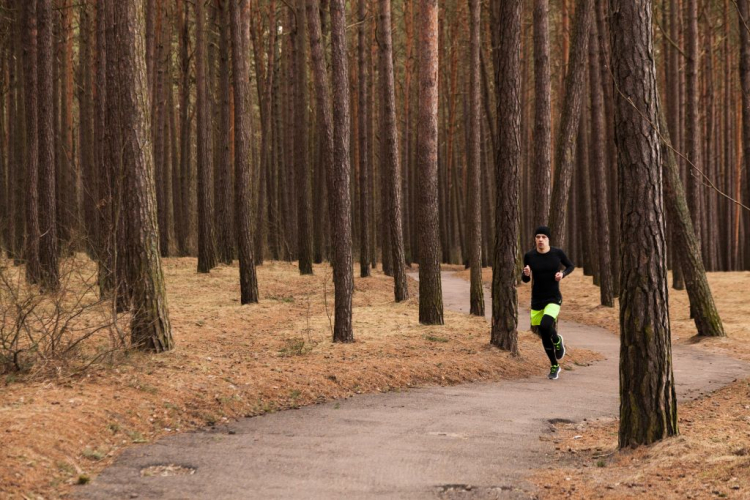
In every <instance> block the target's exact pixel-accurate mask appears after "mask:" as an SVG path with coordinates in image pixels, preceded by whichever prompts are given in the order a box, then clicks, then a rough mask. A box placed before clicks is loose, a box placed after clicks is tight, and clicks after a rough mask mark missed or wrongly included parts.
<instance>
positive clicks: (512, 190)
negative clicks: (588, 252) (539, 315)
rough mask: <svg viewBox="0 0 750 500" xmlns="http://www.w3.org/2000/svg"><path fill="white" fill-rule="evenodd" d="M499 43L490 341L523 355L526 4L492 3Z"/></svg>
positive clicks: (518, 1) (513, 1) (511, 1)
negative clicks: (520, 268) (519, 288)
mask: <svg viewBox="0 0 750 500" xmlns="http://www.w3.org/2000/svg"><path fill="white" fill-rule="evenodd" d="M492 5H493V9H494V12H495V19H496V20H499V19H502V23H497V24H496V25H495V26H494V28H493V29H494V30H495V31H494V32H493V36H494V41H495V43H496V44H497V47H498V50H497V56H496V58H495V61H496V65H495V93H496V96H497V120H498V127H497V130H498V143H497V152H496V154H495V179H496V188H497V192H496V203H495V206H496V209H495V224H496V229H495V257H494V262H493V266H492V335H491V338H490V343H491V344H493V345H495V346H497V347H499V348H500V349H503V350H506V351H510V352H511V354H513V355H518V331H517V328H518V295H517V292H516V259H517V254H518V233H519V217H518V194H519V175H518V172H519V168H520V163H521V144H520V140H521V137H520V136H521V101H520V99H521V60H520V58H521V53H520V51H521V12H522V3H521V0H503V1H500V0H495V2H493V3H492Z"/></svg>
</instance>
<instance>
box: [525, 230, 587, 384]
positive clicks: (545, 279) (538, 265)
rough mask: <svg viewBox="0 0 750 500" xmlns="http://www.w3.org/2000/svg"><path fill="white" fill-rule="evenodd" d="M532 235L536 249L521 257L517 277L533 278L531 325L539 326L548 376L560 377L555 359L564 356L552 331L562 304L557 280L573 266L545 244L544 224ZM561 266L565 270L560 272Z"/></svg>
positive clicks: (556, 336) (558, 252)
mask: <svg viewBox="0 0 750 500" xmlns="http://www.w3.org/2000/svg"><path fill="white" fill-rule="evenodd" d="M534 235H535V237H534V239H535V241H536V248H534V249H533V250H530V251H528V252H526V255H524V256H523V265H524V268H523V276H521V280H522V281H523V282H524V283H528V282H529V281H531V277H532V276H533V277H534V282H533V283H532V286H531V326H538V327H539V333H540V334H541V336H542V345H544V351H545V352H546V353H547V357H548V358H549V361H550V364H551V365H552V366H551V367H550V370H549V376H548V377H549V379H550V380H556V379H557V378H558V377H559V376H560V364H559V363H558V361H559V360H561V359H563V357H564V356H565V344H563V338H562V335H560V334H558V333H557V330H555V321H556V320H557V315H558V314H560V305H561V304H562V295H561V294H560V280H561V279H563V278H564V277H566V276H567V275H569V274H570V273H572V272H573V269H575V266H574V265H573V263H572V262H570V260H569V259H568V257H567V256H566V255H565V253H564V252H563V251H562V250H560V249H559V248H553V247H550V246H549V238H550V230H549V228H548V227H547V226H539V227H538V228H536V231H534ZM561 267H565V269H564V270H563V271H560V268H561Z"/></svg>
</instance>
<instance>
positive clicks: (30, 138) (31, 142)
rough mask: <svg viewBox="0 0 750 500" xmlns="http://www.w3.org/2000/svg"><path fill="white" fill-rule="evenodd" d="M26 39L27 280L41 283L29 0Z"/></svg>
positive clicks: (32, 4)
mask: <svg viewBox="0 0 750 500" xmlns="http://www.w3.org/2000/svg"><path fill="white" fill-rule="evenodd" d="M24 12H25V15H26V30H25V33H24V35H25V37H24V44H23V45H24V74H25V75H24V94H25V113H26V134H25V135H26V244H25V248H24V260H25V261H26V279H27V280H28V281H29V282H30V283H38V282H39V280H40V278H41V272H42V271H41V264H40V262H39V238H40V234H41V233H40V230H39V135H38V134H39V132H38V116H39V115H38V113H37V108H38V103H37V98H38V95H39V86H38V82H37V0H29V1H28V2H27V3H26V7H25V10H24Z"/></svg>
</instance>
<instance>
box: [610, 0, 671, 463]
mask: <svg viewBox="0 0 750 500" xmlns="http://www.w3.org/2000/svg"><path fill="white" fill-rule="evenodd" d="M651 15H652V14H651V1H650V0H627V1H622V0H613V2H612V21H611V22H612V70H613V75H614V80H615V85H616V88H617V89H618V90H619V92H618V94H617V96H616V98H615V113H616V115H615V120H616V122H615V136H616V140H617V149H618V155H619V156H618V162H619V169H618V170H619V174H620V176H619V179H620V186H619V188H620V214H621V217H622V219H621V224H622V230H623V234H627V235H628V238H624V239H623V240H622V242H621V246H620V257H621V259H622V288H621V291H620V332H621V335H620V346H621V347H620V432H619V445H620V447H621V448H625V447H630V446H638V445H643V444H650V443H653V442H655V441H658V440H660V439H663V438H665V437H668V436H672V435H675V434H677V432H678V430H677V399H676V396H675V388H674V375H673V373H672V352H671V351H672V347H671V335H670V329H669V302H668V297H667V272H666V269H667V267H666V248H665V224H664V207H663V197H662V169H661V164H662V154H661V148H660V144H659V128H658V126H657V125H656V124H657V123H658V120H659V105H658V91H657V88H656V74H655V73H656V72H655V67H654V64H653V60H654V59H653V58H654V54H653V41H652V32H651ZM620 92H621V93H622V94H620Z"/></svg>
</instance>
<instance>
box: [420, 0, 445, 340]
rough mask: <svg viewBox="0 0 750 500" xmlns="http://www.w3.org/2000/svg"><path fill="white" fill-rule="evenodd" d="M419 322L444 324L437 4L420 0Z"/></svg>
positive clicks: (427, 0) (434, 0) (435, 0)
mask: <svg viewBox="0 0 750 500" xmlns="http://www.w3.org/2000/svg"><path fill="white" fill-rule="evenodd" d="M418 15H419V47H418V52H419V64H418V68H419V70H418V72H419V108H418V111H417V121H418V127H419V130H418V137H419V141H418V142H417V168H418V173H419V177H418V184H419V189H420V192H419V197H418V202H419V205H418V207H417V210H418V213H417V216H418V217H417V225H418V226H419V232H420V234H419V322H420V323H422V324H425V325H442V324H443V291H442V284H441V279H440V240H439V236H440V235H439V232H438V231H439V230H438V223H439V221H438V205H437V202H438V142H437V140H438V124H437V113H438V3H437V0H419V14H418Z"/></svg>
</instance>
